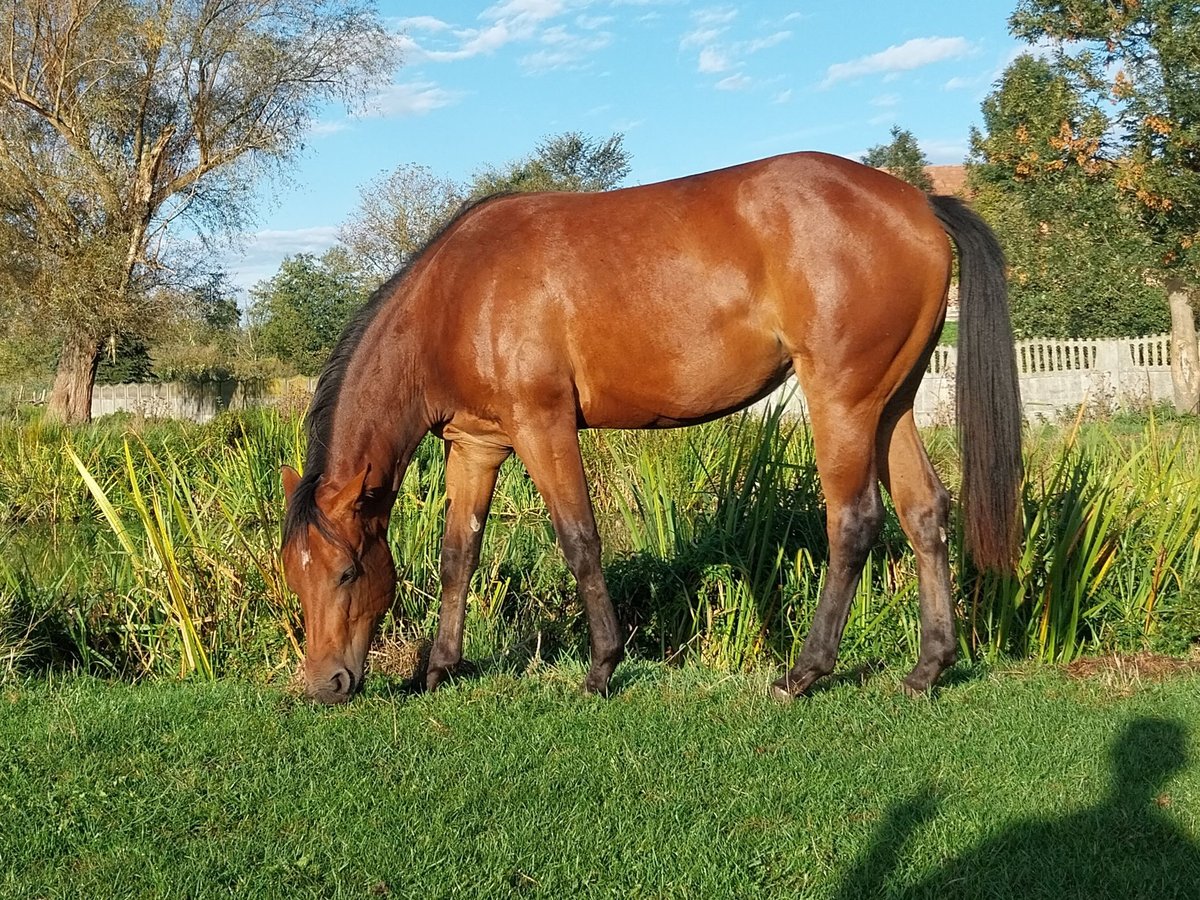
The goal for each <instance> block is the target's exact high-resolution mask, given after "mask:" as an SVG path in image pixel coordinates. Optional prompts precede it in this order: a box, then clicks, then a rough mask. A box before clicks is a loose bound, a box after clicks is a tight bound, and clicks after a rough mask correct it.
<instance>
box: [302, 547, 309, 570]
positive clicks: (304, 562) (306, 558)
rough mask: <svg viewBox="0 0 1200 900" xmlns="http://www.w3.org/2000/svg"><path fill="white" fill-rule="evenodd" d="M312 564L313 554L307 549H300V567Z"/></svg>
mask: <svg viewBox="0 0 1200 900" xmlns="http://www.w3.org/2000/svg"><path fill="white" fill-rule="evenodd" d="M310 565H312V554H311V553H309V552H308V551H307V550H301V551H300V568H302V569H307V568H308V567H309V566H310Z"/></svg>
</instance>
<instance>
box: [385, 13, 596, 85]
mask: <svg viewBox="0 0 1200 900" xmlns="http://www.w3.org/2000/svg"><path fill="white" fill-rule="evenodd" d="M579 6H580V4H578V3H575V4H568V3H567V2H566V0H504V2H500V3H493V4H492V5H491V6H489V7H488V8H487V9H485V10H484V11H483V12H482V13H480V15H479V20H480V22H481V23H482V24H481V25H480V26H479V27H474V28H460V27H455V26H448V27H447V28H446V29H435V28H434V27H433V23H440V21H441V20H438V19H432V17H425V16H421V17H417V18H416V19H415V20H413V21H415V22H417V23H419V24H429V25H430V26H431V27H430V28H427V29H425V30H426V31H430V32H433V31H434V30H438V31H439V33H438V34H431V35H430V36H429V37H428V38H427V39H425V40H423V41H422V42H418V41H416V40H414V39H413V38H411V37H409V36H408V35H403V36H401V37H400V38H398V40H397V43H398V45H399V47H400V49H401V51H402V52H403V53H404V54H405V56H406V57H407V59H408V60H409V61H410V62H418V61H428V62H435V63H451V62H458V61H460V60H465V59H472V58H474V57H477V56H487V55H491V54H493V53H496V52H498V51H500V50H502V49H504V48H505V47H508V46H509V45H513V44H531V43H533V44H542V45H544V49H540V50H535V51H533V52H529V53H526V54H525V55H523V56H521V57H520V58H519V59H518V60H517V61H518V63H519V65H520V66H521V68H522V69H524V70H525V71H527V72H544V71H548V70H550V69H558V68H566V67H580V66H582V65H583V64H584V59H585V58H586V57H587V56H588V55H589V54H591V53H595V52H596V51H597V50H600V49H602V48H603V47H606V46H608V45H609V44H610V43H611V42H612V35H611V34H609V33H608V32H605V31H601V30H600V29H602V28H603V26H605V25H606V24H608V23H609V22H611V21H613V17H612V16H603V15H587V14H583V13H581V14H578V15H575V16H574V19H573V22H574V26H575V27H576V28H578V29H582V30H583V31H584V32H586V34H584V35H580V34H578V33H575V32H572V31H570V30H569V29H568V27H567V26H566V25H562V24H553V23H554V20H555V19H561V18H562V17H563V16H566V15H567V14H569V13H572V7H573V8H574V9H575V10H577V9H578V8H579ZM426 19H432V22H430V23H425V20H426ZM414 27H416V26H414ZM445 31H448V32H449V33H448V34H444V33H440V32H445ZM547 48H548V49H547Z"/></svg>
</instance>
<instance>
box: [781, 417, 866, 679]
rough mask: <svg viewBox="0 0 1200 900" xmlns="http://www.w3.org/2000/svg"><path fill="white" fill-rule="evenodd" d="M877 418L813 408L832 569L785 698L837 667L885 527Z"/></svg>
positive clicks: (790, 672) (814, 435)
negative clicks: (877, 460) (858, 594)
mask: <svg viewBox="0 0 1200 900" xmlns="http://www.w3.org/2000/svg"><path fill="white" fill-rule="evenodd" d="M810 396H815V395H814V394H810ZM877 415H878V414H877V413H875V414H872V413H870V412H867V411H866V409H865V405H864V406H859V407H857V408H854V407H851V408H848V409H847V408H844V407H841V406H835V405H832V404H822V405H821V406H820V407H818V406H817V404H816V403H814V404H813V408H812V410H811V418H812V429H813V442H814V444H815V446H816V451H817V472H818V473H819V475H820V476H821V486H822V489H823V490H824V493H825V506H826V509H827V511H828V521H827V524H826V528H827V531H828V535H829V568H828V573H827V574H826V577H825V588H824V590H822V591H821V598H820V600H819V601H818V602H817V611H816V614H815V615H814V617H813V624H812V629H811V630H810V631H809V633H808V637H807V638H806V639H805V641H804V647H803V648H802V649H801V651H800V658H799V659H797V660H796V664H795V665H794V666H792V668H791V670H790V671H788V672H787V673H786V674H785V675H783V676H782V677H781V678H779V679H778V680H776V681H775V683H774V684H773V685H772V689H773V692H774V693H775V695H776V696H778V697H780V698H788V697H794V696H796V695H798V694H802V693H804V692H805V691H806V690H808V688H809V687H811V686H812V684H813V682H815V681H816V680H817V679H818V678H820V677H821V676H823V675H827V674H829V673H830V672H832V671H833V667H834V664H835V663H836V662H837V654H838V647H839V646H840V644H841V641H842V632H843V631H844V630H845V627H846V618H847V616H848V615H849V614H850V604H851V602H852V600H853V599H854V591H855V588H856V587H857V586H858V579H859V577H860V576H861V575H862V568H863V564H864V563H865V562H866V559H867V554H868V553H870V551H871V547H872V545H873V544H874V543H875V540H876V538H878V536H879V529H880V526H881V525H882V524H883V500H882V498H881V497H880V495H879V482H878V479H877V477H876V468H875V431H876V426H877V424H878V418H877Z"/></svg>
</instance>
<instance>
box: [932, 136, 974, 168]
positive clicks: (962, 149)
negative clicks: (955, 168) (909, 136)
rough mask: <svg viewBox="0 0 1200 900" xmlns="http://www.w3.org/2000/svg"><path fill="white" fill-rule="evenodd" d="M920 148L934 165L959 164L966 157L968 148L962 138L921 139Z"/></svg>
mask: <svg viewBox="0 0 1200 900" xmlns="http://www.w3.org/2000/svg"><path fill="white" fill-rule="evenodd" d="M920 144H921V150H922V151H924V153H925V156H926V157H928V159H929V162H930V163H931V164H932V165H935V166H941V165H959V164H961V163H962V161H963V160H964V159H966V158H967V152H968V151H969V150H970V148H969V147H968V146H967V142H966V141H963V140H945V141H936V140H935V141H931V140H921V141H920Z"/></svg>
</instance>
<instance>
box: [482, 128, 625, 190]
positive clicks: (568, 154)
mask: <svg viewBox="0 0 1200 900" xmlns="http://www.w3.org/2000/svg"><path fill="white" fill-rule="evenodd" d="M628 174H629V151H628V150H626V149H625V145H624V136H623V135H620V134H614V135H612V136H610V137H609V138H607V139H606V140H604V141H598V140H596V139H595V138H592V137H589V136H587V135H585V134H581V133H580V132H577V131H568V132H565V133H563V134H559V135H554V136H552V137H548V138H544V139H543V140H542V141H541V143H539V144H538V145H537V148H536V149H535V150H534V152H533V153H532V154H530V155H529V156H528V157H525V158H524V159H520V160H517V161H516V162H512V163H509V164H508V165H507V166H503V167H500V168H486V169H484V170H483V171H481V172H479V173H477V174H476V175H475V177H474V179H473V181H472V183H471V185H470V187H469V189H468V191H467V193H468V194H469V195H470V196H472V197H486V196H488V195H489V194H499V193H506V192H519V191H607V190H611V189H612V188H615V187H617V186H618V185H619V184H620V183H621V182H622V181H624V180H625V176H627V175H628Z"/></svg>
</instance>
